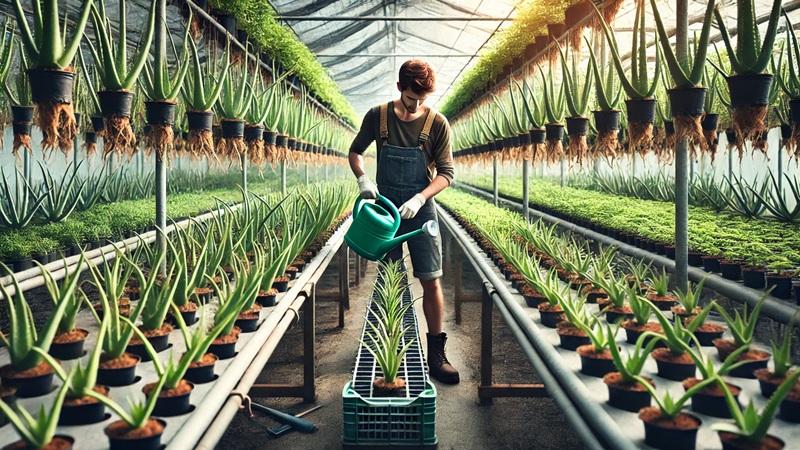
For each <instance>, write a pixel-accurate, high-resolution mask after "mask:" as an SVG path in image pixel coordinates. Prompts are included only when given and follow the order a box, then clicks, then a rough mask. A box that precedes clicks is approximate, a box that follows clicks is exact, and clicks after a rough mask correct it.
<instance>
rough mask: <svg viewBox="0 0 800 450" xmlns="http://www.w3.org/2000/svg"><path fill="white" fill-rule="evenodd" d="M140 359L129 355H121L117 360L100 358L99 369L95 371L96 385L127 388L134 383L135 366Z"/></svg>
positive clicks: (102, 356)
mask: <svg viewBox="0 0 800 450" xmlns="http://www.w3.org/2000/svg"><path fill="white" fill-rule="evenodd" d="M140 361H141V358H140V357H139V356H137V355H133V354H130V353H123V354H122V356H120V357H119V358H113V359H109V358H108V357H106V356H105V355H101V356H100V368H99V369H98V370H97V383H98V384H102V385H105V386H128V385H130V384H133V383H134V382H135V381H136V365H137V364H139V362H140Z"/></svg>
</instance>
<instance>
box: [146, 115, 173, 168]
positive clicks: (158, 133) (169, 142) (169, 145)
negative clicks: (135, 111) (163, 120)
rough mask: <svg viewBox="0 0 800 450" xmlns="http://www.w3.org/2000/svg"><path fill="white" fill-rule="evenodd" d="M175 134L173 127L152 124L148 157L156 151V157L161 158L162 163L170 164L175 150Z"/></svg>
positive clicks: (148, 141) (148, 142) (148, 143)
mask: <svg viewBox="0 0 800 450" xmlns="http://www.w3.org/2000/svg"><path fill="white" fill-rule="evenodd" d="M174 138H175V132H174V131H173V130H172V125H165V124H152V125H150V134H149V135H148V140H147V147H146V148H147V156H148V157H149V156H150V153H151V152H152V151H153V150H155V151H156V156H158V158H161V160H162V161H167V162H169V161H170V160H171V159H172V156H171V155H170V153H171V152H172V150H173V148H174V142H173V140H174Z"/></svg>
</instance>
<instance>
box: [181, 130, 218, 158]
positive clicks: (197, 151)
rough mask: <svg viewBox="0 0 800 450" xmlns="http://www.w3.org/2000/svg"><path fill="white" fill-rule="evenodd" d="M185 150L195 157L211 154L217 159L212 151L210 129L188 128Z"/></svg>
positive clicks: (212, 143)
mask: <svg viewBox="0 0 800 450" xmlns="http://www.w3.org/2000/svg"><path fill="white" fill-rule="evenodd" d="M186 150H187V151H188V152H189V153H191V154H192V156H194V157H197V158H202V157H203V156H213V157H214V159H216V160H219V159H218V158H217V155H216V153H214V134H213V133H212V132H211V130H190V131H189V142H187V143H186Z"/></svg>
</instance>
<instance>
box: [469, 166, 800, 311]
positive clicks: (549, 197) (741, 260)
mask: <svg viewBox="0 0 800 450" xmlns="http://www.w3.org/2000/svg"><path fill="white" fill-rule="evenodd" d="M468 181H469V183H471V184H474V185H475V186H478V187H480V188H482V189H491V186H492V180H491V177H488V176H480V177H476V178H474V179H470V180H468ZM521 185H522V183H521V181H518V180H517V179H516V178H514V177H500V178H499V181H498V186H499V192H500V193H501V195H503V196H506V197H508V198H510V199H513V200H516V201H520V200H519V199H521V198H522V195H521V194H522V188H521ZM530 186H531V188H530V194H529V195H530V204H531V206H532V207H534V208H537V209H539V210H541V211H542V212H545V213H548V214H552V215H555V216H557V217H560V218H562V219H565V220H570V221H572V222H574V223H576V224H578V225H582V226H585V227H588V228H592V229H594V230H595V231H598V232H601V233H604V234H607V235H609V236H611V237H614V238H616V239H620V240H622V241H626V242H628V243H630V244H632V245H638V246H640V247H642V248H646V249H648V250H650V251H653V252H656V253H659V254H664V255H666V256H668V257H674V254H673V251H674V247H673V243H674V211H673V210H674V207H673V206H672V205H670V204H668V203H664V202H655V201H646V200H638V199H633V198H626V197H618V196H614V195H608V194H604V193H600V192H591V191H586V190H582V189H573V188H569V187H564V188H560V187H558V186H557V185H554V184H551V183H549V182H546V181H539V180H535V179H533V180H531V181H530ZM609 210H614V211H616V213H615V214H614V215H613V216H609V215H608V214H607V213H606V212H607V211H609ZM795 228H796V226H795V225H794V224H791V225H790V224H784V223H780V222H777V221H773V220H769V219H763V218H760V219H754V218H745V217H743V216H741V215H738V214H733V213H730V212H728V211H722V212H716V211H714V210H712V209H709V208H705V207H691V208H690V215H689V247H690V248H689V250H690V253H689V258H690V259H689V263H690V264H691V265H694V266H698V267H699V266H705V265H707V267H708V270H710V271H713V272H720V273H721V274H722V275H723V276H724V277H726V278H729V279H733V280H738V279H740V278H744V274H745V273H748V272H753V273H754V275H753V280H752V282H751V281H750V278H749V277H750V275H748V276H747V285H748V286H749V287H753V288H756V289H759V288H763V287H765V286H766V283H767V281H766V276H765V275H766V274H767V270H768V269H770V270H774V271H775V272H776V274H775V276H774V277H773V279H772V280H770V286H771V285H773V284H781V286H777V287H776V288H775V291H774V292H773V294H774V295H776V296H780V297H782V298H791V296H792V284H791V279H792V270H793V269H794V268H796V267H798V265H800V252H798V251H797V250H798V249H800V242H798V241H797V236H798V234H797V232H796V229H795ZM637 240H638V242H637ZM716 262H719V266H717V265H716V264H714V263H716ZM751 268H752V269H751ZM779 279H780V280H783V281H779Z"/></svg>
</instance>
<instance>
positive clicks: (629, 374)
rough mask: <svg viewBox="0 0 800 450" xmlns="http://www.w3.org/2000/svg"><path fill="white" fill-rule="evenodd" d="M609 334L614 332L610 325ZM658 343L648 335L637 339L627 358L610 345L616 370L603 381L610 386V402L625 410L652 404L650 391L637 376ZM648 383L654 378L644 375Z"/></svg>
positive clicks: (634, 410)
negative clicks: (623, 357)
mask: <svg viewBox="0 0 800 450" xmlns="http://www.w3.org/2000/svg"><path fill="white" fill-rule="evenodd" d="M606 326H607V327H608V331H607V332H608V334H613V331H612V330H611V326H610V325H606ZM657 343H658V340H657V339H649V340H648V338H647V337H645V338H642V337H639V339H637V340H636V346H635V347H634V350H633V353H631V352H628V357H627V359H622V354H621V353H620V351H619V349H618V348H617V346H616V345H611V346H609V348H608V349H609V350H610V351H611V357H612V359H613V361H614V366H615V367H616V368H617V371H616V372H609V373H607V374H605V375H604V376H603V383H605V384H606V386H607V387H608V404H609V405H611V406H613V407H615V408H619V409H624V410H625V411H630V412H638V411H639V410H640V409H642V408H645V407H647V406H650V392H649V391H648V390H647V389H646V388H645V387H644V386H643V385H642V384H641V382H640V381H637V379H636V377H637V376H640V375H641V373H642V368H644V364H645V362H647V357H648V356H649V355H650V353H651V352H652V351H653V348H654V347H655V345H656V344H657ZM642 379H643V380H645V381H646V382H647V383H648V384H650V385H653V386H654V384H653V380H651V379H650V378H647V377H642Z"/></svg>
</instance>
